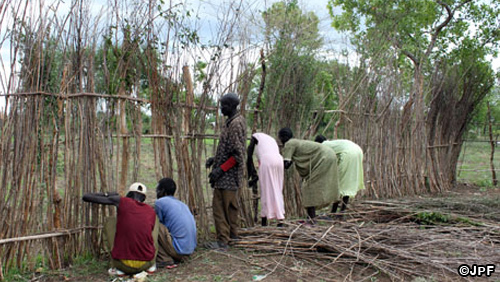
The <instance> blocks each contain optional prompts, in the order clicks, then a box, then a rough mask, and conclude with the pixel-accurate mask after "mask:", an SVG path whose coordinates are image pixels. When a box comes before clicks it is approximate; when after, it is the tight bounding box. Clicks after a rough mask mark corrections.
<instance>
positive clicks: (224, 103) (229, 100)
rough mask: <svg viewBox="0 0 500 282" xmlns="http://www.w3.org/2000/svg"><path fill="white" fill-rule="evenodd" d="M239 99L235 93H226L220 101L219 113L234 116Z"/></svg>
mask: <svg viewBox="0 0 500 282" xmlns="http://www.w3.org/2000/svg"><path fill="white" fill-rule="evenodd" d="M239 104H240V98H238V95H236V94H235V93H227V94H225V95H224V96H222V98H221V99H220V111H221V112H222V114H223V115H225V116H233V115H234V114H236V111H237V108H238V105H239Z"/></svg>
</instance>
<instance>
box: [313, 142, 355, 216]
mask: <svg viewBox="0 0 500 282" xmlns="http://www.w3.org/2000/svg"><path fill="white" fill-rule="evenodd" d="M314 141H316V142H318V143H322V144H323V145H325V146H327V147H329V148H331V149H332V150H333V151H335V153H336V155H337V161H338V170H339V193H340V197H342V206H341V208H340V212H343V211H344V210H345V209H346V207H347V203H348V202H349V197H351V198H353V197H355V196H356V194H357V193H358V191H359V190H363V189H365V184H364V179H363V150H362V149H361V147H359V146H358V144H356V143H354V142H352V141H350V140H347V139H336V140H327V139H326V137H325V136H323V135H318V136H316V139H315V140H314ZM339 204H340V201H338V202H336V203H334V204H333V206H332V213H336V212H337V208H338V206H339Z"/></svg>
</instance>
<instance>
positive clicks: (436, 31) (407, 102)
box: [329, 0, 500, 191]
mask: <svg viewBox="0 0 500 282" xmlns="http://www.w3.org/2000/svg"><path fill="white" fill-rule="evenodd" d="M337 7H339V8H341V9H342V12H341V13H339V14H336V13H335V8H337ZM329 10H330V14H331V16H332V18H333V26H334V27H335V28H336V29H339V30H342V31H349V32H351V33H352V34H353V41H352V42H353V44H354V45H355V46H356V47H357V50H358V52H360V53H361V54H362V56H363V58H364V59H365V60H366V61H368V62H369V64H372V65H373V66H375V65H378V66H380V65H384V64H385V61H378V60H377V58H378V57H379V55H380V54H382V53H386V54H387V53H392V54H394V56H395V57H397V58H398V60H397V64H396V65H394V66H393V67H394V68H396V69H398V71H399V72H401V73H403V74H406V75H405V76H406V77H407V78H408V82H409V84H408V86H409V87H408V88H407V89H406V90H405V91H403V92H401V93H400V95H401V97H399V99H400V101H402V102H403V104H402V106H403V107H402V110H401V113H400V114H401V117H400V129H399V130H397V131H396V133H395V134H396V137H397V138H398V143H399V145H398V146H400V147H402V148H406V152H405V155H407V156H408V157H407V159H401V160H398V162H399V167H398V168H397V170H398V171H405V172H404V173H405V174H406V175H407V177H408V179H410V181H408V183H409V184H410V185H413V186H416V187H428V188H429V189H430V190H431V191H436V190H442V189H447V188H449V185H450V184H453V182H454V181H455V175H454V172H455V166H456V159H457V158H458V155H457V150H456V149H457V148H458V149H459V148H460V146H461V144H462V136H463V133H464V130H463V128H465V126H466V124H467V122H469V121H470V117H471V113H472V112H473V110H474V108H475V107H476V106H477V105H478V103H479V102H480V101H481V99H483V98H484V95H486V94H487V93H488V91H489V90H490V89H491V87H492V86H493V84H492V81H493V80H492V77H493V75H494V74H493V72H492V71H491V66H490V65H489V64H488V62H487V60H486V57H487V55H495V54H496V52H497V47H498V43H499V41H498V39H500V32H499V31H498V30H499V23H498V21H497V19H498V16H499V13H500V5H499V4H498V3H496V4H493V5H488V4H486V3H478V2H476V1H471V0H463V1H444V0H443V1H440V0H438V1H433V0H415V1H399V0H392V1H379V0H361V1H354V0H331V1H329ZM363 63H365V62H361V64H363ZM403 77H404V76H403ZM457 81H459V82H460V83H455V84H453V82H457ZM443 85H449V86H450V87H451V86H453V87H451V88H448V89H447V90H446V91H445V90H444V88H443ZM438 101H440V102H438ZM447 103H451V105H456V106H460V108H461V109H463V112H462V113H461V115H460V118H458V117H457V116H454V115H453V113H452V111H449V110H448V104H447ZM438 117H439V118H438ZM453 118H456V119H455V120H454V122H455V123H454V124H453V128H449V127H447V126H448V125H449V124H448V123H446V122H445V121H446V120H449V119H453ZM444 131H448V133H447V134H441V133H442V132H444ZM438 134H439V136H438ZM458 152H459V150H458ZM450 161H451V162H452V163H449V162H450ZM447 162H448V163H447ZM417 189H418V188H416V189H415V191H417Z"/></svg>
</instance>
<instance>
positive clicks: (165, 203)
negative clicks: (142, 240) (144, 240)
mask: <svg viewBox="0 0 500 282" xmlns="http://www.w3.org/2000/svg"><path fill="white" fill-rule="evenodd" d="M176 189H177V186H176V184H175V182H174V180H173V179H171V178H163V179H161V180H160V181H159V182H158V186H157V187H156V198H157V200H156V202H155V210H156V214H157V215H158V218H159V220H160V222H161V224H160V228H159V235H158V244H159V250H158V256H157V259H156V260H157V264H158V267H160V268H163V267H166V268H169V269H170V268H174V267H177V264H178V263H180V262H182V261H183V260H185V259H186V258H187V257H188V256H189V255H191V254H192V253H193V252H194V249H195V248H196V222H195V220H194V216H193V214H192V213H191V211H190V210H189V207H188V206H187V205H186V204H184V203H183V202H181V201H179V200H178V199H176V198H175V197H174V194H175V191H176Z"/></svg>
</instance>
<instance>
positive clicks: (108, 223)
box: [104, 216, 163, 274]
mask: <svg viewBox="0 0 500 282" xmlns="http://www.w3.org/2000/svg"><path fill="white" fill-rule="evenodd" d="M160 225H163V224H161V223H160V221H159V220H158V217H157V218H156V222H155V227H154V229H153V234H152V235H153V241H154V242H155V249H156V252H157V253H158V227H159V226H160ZM115 233H116V217H115V216H110V217H106V218H105V219H104V236H105V238H106V242H107V247H108V250H109V252H110V253H111V250H113V246H114V243H115ZM154 264H155V260H154V259H153V260H150V261H147V262H145V263H144V265H142V266H141V267H138V268H135V267H130V266H128V265H126V264H124V263H123V262H122V261H121V260H119V259H114V258H111V267H114V268H116V269H119V270H121V271H123V272H125V273H126V274H136V273H139V272H141V271H145V270H147V269H148V268H150V267H151V266H153V265H154Z"/></svg>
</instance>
